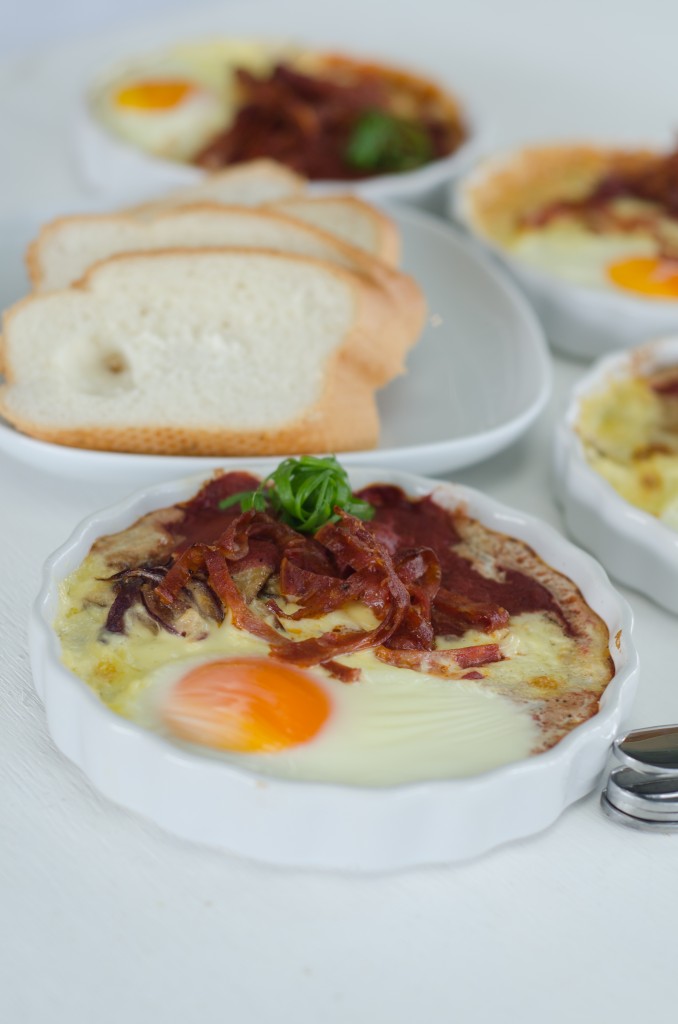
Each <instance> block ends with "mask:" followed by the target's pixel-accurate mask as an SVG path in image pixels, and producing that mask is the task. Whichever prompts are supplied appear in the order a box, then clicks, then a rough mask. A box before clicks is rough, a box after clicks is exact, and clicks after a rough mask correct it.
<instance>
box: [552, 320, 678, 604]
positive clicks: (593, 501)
mask: <svg viewBox="0 0 678 1024" xmlns="http://www.w3.org/2000/svg"><path fill="white" fill-rule="evenodd" d="M676 364H678V337H676V336H674V337H671V338H665V339H663V340H661V341H655V342H650V343H648V344H646V345H643V346H641V347H640V348H636V349H634V350H632V351H630V352H617V353H616V354H615V355H611V356H607V357H606V358H604V359H601V360H600V361H599V362H598V363H596V365H595V366H594V367H593V368H592V370H591V372H590V373H587V374H586V376H585V377H584V378H583V379H582V380H581V381H580V382H579V384H578V385H577V387H576V388H575V390H574V392H573V394H572V398H571V400H570V404H569V407H568V409H567V413H566V415H565V418H564V419H563V420H562V422H561V423H560V425H559V427H558V429H557V432H556V439H555V489H556V496H557V498H558V501H559V502H560V504H561V505H562V508H563V514H564V517H565V523H566V525H567V529H568V531H569V532H570V533H571V534H572V536H573V537H575V538H576V540H578V541H579V542H580V543H581V544H583V545H584V546H585V547H586V548H588V550H589V551H592V552H593V554H594V555H595V556H596V558H599V559H600V561H601V562H602V563H603V565H604V566H605V567H606V569H607V570H608V572H609V573H610V574H611V575H612V576H614V577H615V579H618V580H619V581H620V582H621V583H626V584H628V586H630V587H634V588H635V589H636V590H640V591H641V592H642V593H643V594H647V596H648V597H650V598H652V600H654V601H656V602H657V603H658V604H661V605H663V606H664V607H665V608H668V609H669V611H672V612H678V531H676V530H673V529H671V527H669V526H667V525H666V524H665V523H663V522H662V521H661V520H660V519H657V518H656V517H655V516H652V515H650V514H649V513H648V512H644V511H643V510H642V509H640V508H636V507H635V506H634V505H631V504H630V503H629V502H628V501H626V500H625V499H624V498H622V496H621V495H620V494H618V493H617V491H615V489H614V487H612V485H611V484H610V483H608V481H607V480H605V479H604V478H603V477H602V476H601V475H600V474H599V473H597V472H596V471H595V469H593V467H592V466H590V465H589V463H588V462H587V461H586V457H585V455H584V448H583V445H582V442H581V440H580V438H579V435H578V433H577V430H576V423H577V420H578V418H579V407H580V402H581V400H582V399H583V398H584V397H585V396H586V395H588V394H590V393H591V392H593V391H597V390H599V389H600V388H601V387H602V386H603V385H604V384H605V381H606V380H609V379H610V378H614V377H628V376H630V375H631V374H633V373H647V372H651V371H652V370H655V369H659V368H661V367H662V366H672V365H673V366H675V365H676Z"/></svg>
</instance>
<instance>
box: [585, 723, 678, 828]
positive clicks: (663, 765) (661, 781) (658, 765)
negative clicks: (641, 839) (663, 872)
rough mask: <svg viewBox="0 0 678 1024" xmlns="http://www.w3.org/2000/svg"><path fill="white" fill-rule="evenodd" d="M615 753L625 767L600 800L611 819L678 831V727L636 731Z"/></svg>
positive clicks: (614, 773) (616, 744)
mask: <svg viewBox="0 0 678 1024" xmlns="http://www.w3.org/2000/svg"><path fill="white" fill-rule="evenodd" d="M613 751H614V753H615V755H616V757H617V758H618V759H619V760H620V761H621V762H622V765H621V766H620V767H618V768H614V769H613V770H612V771H611V772H610V775H609V777H608V780H607V785H606V787H605V790H604V791H603V793H602V795H601V798H600V800H601V806H602V808H603V810H604V811H605V813H606V814H607V815H608V817H610V818H612V820H613V821H617V822H619V823H620V824H623V825H628V826H630V827H631V828H636V829H642V830H646V831H659V832H675V831H678V725H664V726H656V727H653V728H649V729H634V730H632V731H631V732H628V733H626V735H625V736H620V737H619V739H618V740H615V742H614V745H613Z"/></svg>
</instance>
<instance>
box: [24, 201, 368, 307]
mask: <svg viewBox="0 0 678 1024" xmlns="http://www.w3.org/2000/svg"><path fill="white" fill-rule="evenodd" d="M228 246H235V247H238V248H245V247H247V248H252V249H270V250H274V251H276V252H291V253H296V254H297V255H299V256H314V257H316V258H317V259H325V260H330V261H331V262H333V263H337V264H338V265H339V266H342V267H346V268H347V269H349V270H355V271H357V272H359V273H366V274H370V273H373V274H377V275H379V274H380V273H381V269H380V268H379V267H378V266H375V265H374V263H373V261H372V260H371V258H370V257H369V256H367V255H366V253H365V252H363V251H361V250H360V249H355V248H353V247H352V246H349V245H347V244H346V243H344V242H342V241H340V240H339V239H337V238H336V237H335V236H333V235H330V234H328V233H326V232H323V231H319V230H318V229H317V228H314V227H311V226H310V225H308V224H305V223H302V222H300V221H298V220H295V219H294V218H292V217H288V216H286V215H285V214H283V213H277V212H275V211H274V210H269V209H265V210H264V209H252V208H248V207H241V206H222V205H220V204H213V203H196V204H195V205H191V206H185V207H181V208H177V209H173V210H163V211H158V212H157V213H155V214H154V215H153V216H149V218H148V219H146V220H139V218H137V217H135V216H134V215H133V214H124V213H121V214H118V213H108V214H76V215H74V216H70V217H60V218H58V219H57V220H54V221H52V222H51V223H50V224H47V225H45V226H43V227H42V228H41V230H40V233H39V235H38V237H37V238H36V240H35V241H34V242H32V243H31V245H30V246H29V247H28V251H27V253H26V265H27V269H28V274H29V277H30V280H31V283H32V284H33V287H34V288H35V289H36V290H37V291H53V290H55V289H58V288H66V287H68V285H70V284H73V282H74V281H77V280H79V279H80V278H81V277H82V276H83V274H84V273H85V272H86V271H87V269H88V268H89V267H91V266H92V265H93V264H94V263H98V262H100V261H101V260H105V259H108V258H109V257H110V256H115V255H117V254H119V253H123V252H143V251H152V250H156V249H176V248H182V249H194V248H210V249H211V248H217V249H219V248H226V247H228ZM382 276H384V275H383V274H382ZM386 276H388V275H386Z"/></svg>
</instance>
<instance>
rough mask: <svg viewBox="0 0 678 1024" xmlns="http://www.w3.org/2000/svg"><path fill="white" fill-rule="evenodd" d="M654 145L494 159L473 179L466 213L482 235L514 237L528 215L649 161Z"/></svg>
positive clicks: (530, 152) (533, 151) (556, 149)
mask: <svg viewBox="0 0 678 1024" xmlns="http://www.w3.org/2000/svg"><path fill="white" fill-rule="evenodd" d="M653 159H656V153H653V152H651V151H649V150H622V149H603V148H599V147H595V146H586V145H578V146H542V147H534V148H526V149H521V150H518V151H517V152H514V153H510V154H508V155H507V156H505V157H497V158H494V159H491V160H489V161H488V162H487V163H486V164H485V165H484V167H483V168H482V169H481V170H480V171H478V172H476V174H475V175H474V176H473V178H472V179H471V181H470V182H469V184H468V186H467V189H466V194H465V199H466V213H467V216H468V217H469V219H470V221H471V224H472V226H473V227H474V228H475V230H476V231H478V233H479V234H480V235H483V236H485V237H486V238H488V239H489V240H491V241H493V242H498V243H500V244H507V243H509V242H510V241H511V240H512V238H513V237H514V235H515V232H516V229H517V228H518V226H519V224H520V221H521V220H522V218H524V217H525V216H527V215H529V214H530V213H533V212H534V211H536V210H539V209H540V208H541V207H544V206H546V205H547V204H549V203H552V202H555V201H557V200H573V199H581V198H583V197H584V196H586V195H588V194H589V193H590V192H591V191H592V189H593V187H594V186H595V185H596V184H597V182H598V181H600V179H601V178H602V177H604V176H605V175H607V174H609V173H610V172H612V171H622V172H629V171H636V170H640V169H641V168H643V167H646V166H647V165H648V164H649V163H651V162H652V160H653Z"/></svg>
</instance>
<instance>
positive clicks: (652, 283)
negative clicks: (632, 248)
mask: <svg viewBox="0 0 678 1024" xmlns="http://www.w3.org/2000/svg"><path fill="white" fill-rule="evenodd" d="M608 274H609V277H610V280H611V281H612V282H613V283H614V284H616V285H617V286H618V287H619V288H624V289H625V290H626V291H630V292H638V293H640V294H641V295H650V296H653V297H654V298H657V299H678V260H667V259H661V258H657V257H647V256H642V257H636V258H634V259H629V260H620V261H619V262H618V263H612V264H611V265H610V266H609V267H608Z"/></svg>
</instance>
